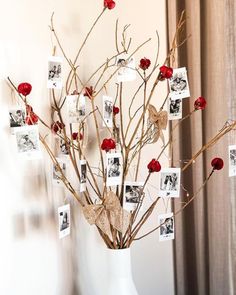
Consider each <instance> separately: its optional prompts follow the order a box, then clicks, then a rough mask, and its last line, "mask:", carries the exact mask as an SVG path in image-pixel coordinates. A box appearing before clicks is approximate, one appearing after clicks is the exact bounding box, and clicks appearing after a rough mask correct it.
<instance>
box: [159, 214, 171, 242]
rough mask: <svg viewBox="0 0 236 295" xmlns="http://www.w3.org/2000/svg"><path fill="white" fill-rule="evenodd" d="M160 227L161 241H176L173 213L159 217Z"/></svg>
mask: <svg viewBox="0 0 236 295" xmlns="http://www.w3.org/2000/svg"><path fill="white" fill-rule="evenodd" d="M158 219H159V225H160V235H159V240H160V241H168V240H173V239H174V217H173V213H168V214H162V215H159V216H158Z"/></svg>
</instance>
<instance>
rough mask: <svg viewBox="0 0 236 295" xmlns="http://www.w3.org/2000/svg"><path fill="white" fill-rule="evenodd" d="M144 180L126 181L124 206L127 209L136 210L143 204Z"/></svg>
mask: <svg viewBox="0 0 236 295" xmlns="http://www.w3.org/2000/svg"><path fill="white" fill-rule="evenodd" d="M143 185H144V183H143V182H128V181H126V182H125V183H124V197H123V208H124V209H125V210H127V211H134V210H135V209H136V207H137V206H138V205H139V204H141V202H142V197H143V195H144V192H143Z"/></svg>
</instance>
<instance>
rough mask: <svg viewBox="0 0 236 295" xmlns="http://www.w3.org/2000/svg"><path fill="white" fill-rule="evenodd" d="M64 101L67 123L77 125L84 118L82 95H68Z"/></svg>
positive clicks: (83, 98)
mask: <svg viewBox="0 0 236 295" xmlns="http://www.w3.org/2000/svg"><path fill="white" fill-rule="evenodd" d="M66 101H67V118H68V123H78V122H79V121H80V120H81V117H84V116H85V97H84V95H68V96H67V97H66Z"/></svg>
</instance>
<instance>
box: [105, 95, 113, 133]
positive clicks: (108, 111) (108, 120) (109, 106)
mask: <svg viewBox="0 0 236 295" xmlns="http://www.w3.org/2000/svg"><path fill="white" fill-rule="evenodd" d="M112 119H113V99H112V97H110V96H106V95H104V96H103V127H109V128H112V126H113V120H112Z"/></svg>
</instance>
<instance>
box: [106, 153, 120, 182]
mask: <svg viewBox="0 0 236 295" xmlns="http://www.w3.org/2000/svg"><path fill="white" fill-rule="evenodd" d="M121 161H122V157H121V153H107V159H106V169H107V186H113V185H119V184H121V177H122V173H121V171H122V166H121V163H122V162H121Z"/></svg>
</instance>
